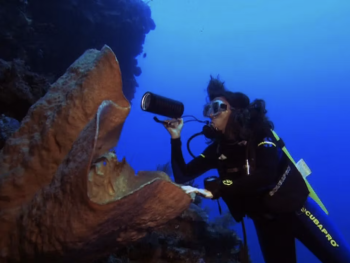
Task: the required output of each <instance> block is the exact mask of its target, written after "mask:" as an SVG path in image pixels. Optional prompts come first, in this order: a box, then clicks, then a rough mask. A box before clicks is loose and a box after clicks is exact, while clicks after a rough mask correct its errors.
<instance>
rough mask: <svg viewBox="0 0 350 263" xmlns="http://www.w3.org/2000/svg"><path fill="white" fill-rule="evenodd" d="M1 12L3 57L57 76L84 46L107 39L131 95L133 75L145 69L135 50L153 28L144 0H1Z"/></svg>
mask: <svg viewBox="0 0 350 263" xmlns="http://www.w3.org/2000/svg"><path fill="white" fill-rule="evenodd" d="M0 17H1V21H0V29H1V30H0V58H2V59H4V60H6V61H12V60H13V59H21V60H23V61H25V62H26V64H27V65H28V66H30V68H31V70H32V71H34V72H36V73H39V74H44V75H45V76H50V77H53V78H54V79H56V78H57V77H59V76H61V75H62V74H63V73H64V71H65V69H66V68H67V67H68V66H69V65H70V63H71V61H74V60H75V59H76V58H77V57H78V56H80V55H81V54H82V53H83V52H84V51H85V50H87V49H90V48H98V49H99V48H101V47H102V46H103V45H104V44H107V45H108V46H110V47H111V48H112V49H113V51H114V52H115V53H116V56H117V57H118V61H119V63H120V67H121V70H122V72H123V76H122V78H123V91H124V94H125V96H126V98H127V99H128V100H129V101H131V100H132V99H133V97H134V93H135V89H136V87H137V86H138V84H137V82H136V79H135V77H134V76H139V75H140V74H141V69H140V67H138V66H137V60H136V56H138V55H139V54H141V53H142V52H143V47H142V46H143V43H144V40H145V37H146V35H147V34H148V33H149V32H150V31H151V30H154V29H155V23H154V21H153V19H152V18H151V10H150V8H149V6H148V5H147V4H146V3H144V2H143V1H142V0H128V1H126V0H103V1H102V0H69V1H68V0H50V1H41V0H29V1H26V0H21V1H13V0H3V1H1V9H0ZM0 113H3V112H0Z"/></svg>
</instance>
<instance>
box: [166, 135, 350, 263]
mask: <svg viewBox="0 0 350 263" xmlns="http://www.w3.org/2000/svg"><path fill="white" fill-rule="evenodd" d="M261 142H265V143H261ZM266 142H271V143H266ZM278 143H279V142H277V141H276V140H275V138H274V137H273V135H272V133H271V132H265V133H261V134H260V135H257V136H256V137H255V139H254V141H253V142H252V143H250V144H249V149H250V150H249V151H247V147H248V146H247V145H244V144H242V143H240V144H239V143H237V142H234V141H227V140H225V139H220V140H217V141H215V142H213V143H212V144H210V145H209V146H208V147H207V148H206V149H205V150H204V152H203V153H202V154H201V155H200V156H198V157H196V158H194V159H193V160H192V161H190V162H189V163H188V164H186V163H185V161H184V158H183V155H182V149H181V140H180V139H171V145H172V146H171V162H172V169H173V173H174V178H175V181H176V182H177V183H184V182H187V181H189V180H191V179H193V178H196V177H198V176H200V175H201V174H203V173H205V172H206V171H208V170H211V169H217V170H218V172H219V175H220V179H221V184H220V196H221V198H222V199H223V200H224V201H225V203H226V204H227V206H228V208H229V210H230V212H231V214H232V216H233V217H234V218H235V220H236V221H237V222H239V221H241V220H242V218H243V217H244V216H246V215H247V216H249V217H250V218H252V220H253V221H254V225H255V228H256V231H257V235H258V239H259V243H260V247H261V250H262V253H263V256H264V259H265V262H266V263H289V262H290V263H294V262H296V253H295V238H298V239H299V240H300V241H301V242H302V243H303V244H304V245H305V246H307V247H308V249H309V250H310V251H311V252H313V253H314V255H315V256H316V257H318V258H319V259H320V260H321V261H322V262H329V263H346V262H349V263H350V253H349V251H350V250H349V247H348V245H347V243H346V242H345V240H344V239H343V238H342V237H341V235H340V234H339V232H338V231H337V230H336V229H335V228H334V226H332V224H331V222H330V220H329V218H328V216H327V215H326V214H325V213H324V212H323V211H322V210H321V208H320V207H319V206H318V205H317V204H316V203H315V202H314V201H313V200H312V199H311V198H309V197H308V195H309V191H308V188H307V186H306V184H305V181H304V179H303V178H302V176H301V174H300V173H299V171H298V170H297V169H296V167H295V166H294V165H293V164H292V163H291V161H290V160H289V159H288V157H287V156H286V155H285V154H284V153H283V151H282V150H281V147H278V145H279V144H278ZM246 159H248V160H249V161H250V163H252V164H253V168H254V169H252V170H251V172H250V175H247V169H246V166H245V165H246ZM283 175H284V176H283ZM283 178H284V179H283ZM281 179H282V180H281ZM228 180H229V182H230V183H227V184H224V183H223V182H227V181H228ZM278 184H279V185H280V186H279V188H278V189H277V190H276V185H278ZM272 192H273V194H272ZM270 193H271V195H270Z"/></svg>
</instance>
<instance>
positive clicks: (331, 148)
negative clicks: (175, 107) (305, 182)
mask: <svg viewBox="0 0 350 263" xmlns="http://www.w3.org/2000/svg"><path fill="white" fill-rule="evenodd" d="M149 5H150V6H151V10H152V18H153V19H154V21H155V23H156V25H157V27H156V29H155V30H154V31H151V32H150V33H149V34H148V35H147V36H146V41H145V44H144V52H146V53H147V57H146V58H143V57H142V56H141V55H140V57H139V58H138V63H139V65H140V67H141V68H142V71H143V73H142V75H141V76H140V77H138V79H137V81H138V83H139V84H140V87H139V88H138V89H137V92H136V94H135V99H134V100H133V106H132V110H131V113H130V115H129V117H128V119H127V122H126V124H125V126H124V130H123V134H122V136H121V140H120V143H119V145H118V148H117V154H118V158H119V159H121V158H122V157H124V156H125V157H126V159H127V161H128V162H129V163H130V164H131V165H132V167H133V168H134V169H135V171H136V172H137V171H139V170H155V169H156V167H157V165H158V164H164V163H166V162H168V161H170V136H169V134H168V132H167V131H166V130H165V129H164V128H163V127H162V126H161V125H159V124H157V123H155V122H154V121H153V119H152V118H153V116H154V115H153V114H150V113H146V112H143V111H141V109H140V100H141V97H142V95H143V94H144V93H145V92H146V91H151V92H154V93H157V94H160V95H163V96H167V97H171V98H173V99H176V100H180V101H182V102H183V103H184V105H185V114H193V115H196V116H198V117H202V116H201V113H202V105H203V104H204V102H205V96H206V93H205V88H206V85H207V83H208V81H209V75H210V74H213V75H214V76H216V75H218V74H220V77H221V79H222V80H224V81H225V83H226V86H227V88H229V89H230V90H232V91H242V92H244V93H246V94H247V95H249V96H250V98H251V99H255V98H263V99H265V101H266V103H267V110H268V115H269V117H270V118H271V119H272V120H273V122H274V123H275V130H276V131H277V133H278V134H279V135H280V136H281V137H283V139H284V141H285V143H286V144H287V148H288V150H289V151H290V153H291V154H292V156H293V157H294V159H296V160H299V159H300V158H303V159H304V160H305V161H306V163H307V164H308V165H309V167H310V168H311V170H312V174H311V175H310V177H309V182H310V183H311V184H312V186H313V187H314V189H315V191H316V192H317V193H318V195H319V196H320V197H321V199H322V201H323V202H324V204H325V205H326V207H327V208H328V210H329V212H330V217H331V219H332V220H333V221H334V223H335V224H337V226H338V228H339V229H340V230H341V231H342V232H343V234H344V236H345V238H346V239H347V241H348V242H350V228H349V227H348V223H347V222H348V221H349V219H348V217H349V212H350V209H349V206H348V205H347V202H348V201H349V200H350V191H349V186H350V172H349V169H348V163H349V161H348V158H349V152H348V151H349V148H350V139H349V136H347V135H348V134H349V133H350V110H349V108H348V107H349V100H350V89H349V88H350V50H349V47H350V15H349V14H350V1H348V0H344V1H337V0H327V1H325V0H317V1H316V0H315V1H314V0H308V1H301V0H294V1H280V0H279V1H277V0H276V1H272V0H269V1H267V0H265V1H262V0H261V1H257V0H254V1H253V0H250V1H247V0H245V1H243V0H242V1H236V0H215V1H213V0H177V1H175V0H167V1H161V0H153V1H151V2H150V3H149ZM201 128H202V125H201V124H200V123H195V122H190V123H186V124H185V126H184V129H183V132H182V141H183V152H184V157H185V159H186V161H187V162H188V161H190V160H191V156H190V155H189V154H188V152H187V150H186V141H187V139H188V138H189V137H190V136H191V135H192V134H193V133H196V132H199V131H201ZM191 146H192V151H193V152H194V153H195V154H198V153H200V152H201V151H202V150H203V149H204V147H206V144H205V140H204V138H202V137H198V138H196V139H195V140H194V141H193V142H192V144H191ZM216 174H217V173H216V171H214V170H213V171H210V172H208V173H206V174H204V175H203V176H201V177H199V178H198V179H197V180H196V183H198V184H199V185H201V186H202V185H203V184H202V180H203V178H204V177H206V176H208V175H216ZM221 204H222V205H223V207H224V209H226V207H225V205H224V204H223V202H221ZM205 205H210V206H211V208H212V210H211V211H212V212H211V214H210V217H211V218H213V217H215V216H217V215H218V209H217V203H216V202H213V201H211V200H207V201H205ZM235 229H236V230H237V232H238V233H239V234H240V235H241V226H240V225H236V226H235ZM247 231H248V233H247V234H248V244H249V247H250V251H251V256H252V260H253V262H264V261H263V259H262V255H261V252H260V248H259V244H258V241H257V238H256V234H255V229H254V227H253V225H252V222H251V221H249V220H248V221H247ZM297 253H298V259H299V261H298V262H301V263H303V262H305V263H306V262H307V263H316V262H319V261H318V260H317V259H316V258H315V257H314V256H313V255H312V254H311V253H310V252H309V251H308V250H307V249H306V248H304V247H303V246H302V245H301V244H300V243H299V242H297Z"/></svg>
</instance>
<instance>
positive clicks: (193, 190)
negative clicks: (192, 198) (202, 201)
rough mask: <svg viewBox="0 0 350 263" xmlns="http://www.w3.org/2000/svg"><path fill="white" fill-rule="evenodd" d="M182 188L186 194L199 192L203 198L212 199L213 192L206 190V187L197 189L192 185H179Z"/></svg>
mask: <svg viewBox="0 0 350 263" xmlns="http://www.w3.org/2000/svg"><path fill="white" fill-rule="evenodd" d="M181 188H182V190H184V191H185V193H186V194H193V193H194V194H199V195H201V196H203V197H205V198H209V199H212V198H213V194H212V193H211V192H210V191H208V190H206V189H198V188H195V187H192V186H190V185H183V186H181Z"/></svg>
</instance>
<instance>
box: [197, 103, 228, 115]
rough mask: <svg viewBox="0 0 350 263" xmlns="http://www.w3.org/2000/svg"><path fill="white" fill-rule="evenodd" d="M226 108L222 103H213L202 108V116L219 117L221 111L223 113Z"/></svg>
mask: <svg viewBox="0 0 350 263" xmlns="http://www.w3.org/2000/svg"><path fill="white" fill-rule="evenodd" d="M226 109H227V106H226V104H225V103H224V102H222V101H213V102H211V103H209V104H207V105H206V106H205V107H204V110H203V115H204V116H206V117H210V116H216V115H219V114H220V113H221V112H222V111H225V110H226Z"/></svg>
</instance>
